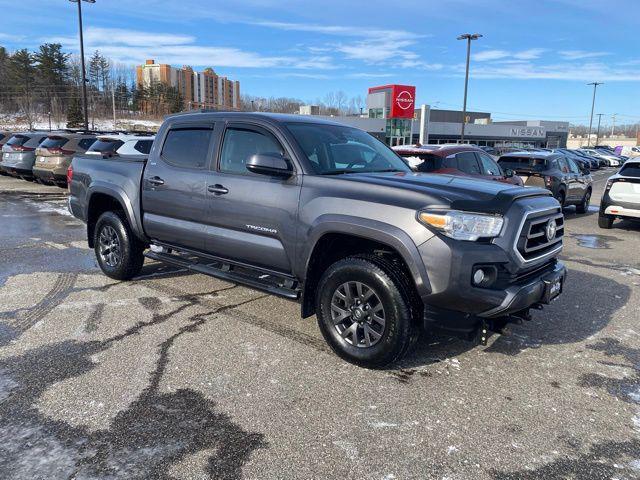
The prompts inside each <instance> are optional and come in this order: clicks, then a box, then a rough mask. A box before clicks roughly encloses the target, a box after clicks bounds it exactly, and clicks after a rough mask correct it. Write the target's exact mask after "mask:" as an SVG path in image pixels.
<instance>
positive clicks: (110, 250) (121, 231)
mask: <svg viewBox="0 0 640 480" xmlns="http://www.w3.org/2000/svg"><path fill="white" fill-rule="evenodd" d="M93 244H94V250H95V254H96V258H97V260H98V265H100V269H101V270H102V271H103V273H104V274H105V275H106V276H108V277H110V278H113V279H116V280H129V279H130V278H133V277H135V276H136V275H137V274H138V273H140V270H141V269H142V264H143V263H144V255H143V251H144V245H143V244H142V243H141V242H140V241H139V240H138V239H137V238H136V237H135V235H134V234H133V232H132V231H131V228H130V227H129V224H128V223H127V220H126V219H125V218H124V214H122V213H120V212H105V213H103V214H102V215H100V218H98V221H97V222H96V228H95V230H94V236H93Z"/></svg>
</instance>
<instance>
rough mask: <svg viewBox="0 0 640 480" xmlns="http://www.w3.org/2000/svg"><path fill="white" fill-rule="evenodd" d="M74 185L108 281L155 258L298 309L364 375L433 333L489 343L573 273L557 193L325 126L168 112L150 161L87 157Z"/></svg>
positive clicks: (287, 118) (292, 119) (74, 204)
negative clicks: (565, 255)
mask: <svg viewBox="0 0 640 480" xmlns="http://www.w3.org/2000/svg"><path fill="white" fill-rule="evenodd" d="M68 180H69V189H70V196H69V208H70V210H71V212H72V213H73V214H74V215H75V216H76V217H78V218H80V219H81V220H83V221H84V222H85V223H86V224H87V238H88V241H89V246H90V247H92V248H94V249H95V253H96V256H97V259H98V263H99V265H100V267H101V268H102V270H103V272H104V273H105V274H106V275H108V276H109V277H111V278H115V279H120V280H126V279H130V278H132V277H134V276H135V275H137V274H138V273H139V271H140V269H141V268H142V264H143V261H144V257H145V256H146V257H149V258H152V259H155V260H159V261H161V262H166V263H168V264H172V265H176V266H180V267H182V268H187V269H190V270H192V271H194V272H199V273H203V274H207V275H211V276H214V277H217V278H221V279H224V280H227V281H231V282H237V283H242V284H245V285H248V286H250V287H253V288H257V289H261V290H265V291H267V292H270V293H272V294H276V295H280V296H284V297H286V298H290V299H297V300H299V301H300V303H301V306H302V307H301V311H302V312H301V313H302V317H303V318H306V317H310V316H312V315H314V314H315V315H316V316H317V319H318V325H319V327H320V330H321V332H322V334H323V335H324V337H325V339H326V341H327V342H328V343H329V345H330V346H331V347H332V349H333V350H334V351H335V352H336V353H337V354H338V355H340V356H341V357H343V358H344V359H347V360H348V361H351V362H354V363H356V364H359V365H362V366H366V367H383V366H385V365H387V364H389V363H391V362H394V361H396V360H398V359H399V358H400V357H401V356H402V355H403V354H404V353H405V352H406V350H407V348H408V347H409V346H410V345H411V343H412V341H413V340H414V339H415V338H416V337H417V333H419V332H420V331H421V329H425V328H426V329H434V328H438V329H443V330H446V331H448V332H452V333H454V334H456V335H458V336H461V337H464V338H467V339H469V340H474V339H475V340H476V341H480V342H486V339H487V335H488V334H490V333H491V332H500V331H501V330H502V329H503V328H504V327H505V326H506V324H507V323H508V322H519V321H522V320H527V319H530V318H531V317H530V313H529V311H530V309H532V308H533V309H540V308H542V305H543V304H545V303H549V302H550V301H552V300H553V299H554V298H555V297H557V296H558V295H559V294H560V293H561V292H562V286H563V282H564V279H565V276H566V270H565V267H564V265H563V264H562V263H561V262H560V261H558V259H557V256H558V255H559V253H560V250H561V249H562V238H563V231H564V228H563V227H564V218H563V215H562V210H561V208H560V205H559V204H558V202H557V201H556V200H555V199H554V198H553V197H552V196H551V194H550V192H549V191H548V190H545V189H538V188H526V189H525V188H520V187H514V186H512V185H507V184H503V183H498V182H491V181H486V180H475V179H469V178H464V177H457V176H452V175H433V174H421V173H413V172H412V171H411V169H410V168H409V167H408V166H407V165H406V164H405V163H404V162H403V160H402V159H401V158H400V157H399V156H398V155H396V154H395V153H394V152H393V151H392V150H391V149H389V148H388V147H387V146H385V145H384V144H382V143H381V142H379V141H378V140H376V139H375V138H373V137H372V136H370V135H369V134H367V133H365V132H363V131H361V130H358V129H355V128H351V127H347V126H344V125H340V124H337V123H333V122H327V121H322V120H319V119H315V118H313V117H307V116H293V115H275V114H252V113H237V112H233V113H224V112H206V111H198V112H191V113H187V114H178V115H174V116H170V117H167V119H166V120H165V121H164V123H163V125H162V127H161V128H160V131H159V132H158V135H157V136H156V139H155V141H154V143H153V146H152V148H151V152H150V154H149V156H148V158H133V157H127V156H122V157H118V158H109V159H102V158H99V157H95V156H92V157H90V156H87V155H84V156H83V155H80V156H76V157H75V158H74V159H73V162H72V164H71V166H70V168H69V171H68ZM149 247H153V248H149Z"/></svg>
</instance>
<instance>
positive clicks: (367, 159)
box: [287, 123, 411, 175]
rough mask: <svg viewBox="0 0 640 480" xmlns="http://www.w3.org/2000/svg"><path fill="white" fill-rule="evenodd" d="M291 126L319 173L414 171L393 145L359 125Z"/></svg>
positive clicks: (305, 124) (298, 124)
mask: <svg viewBox="0 0 640 480" xmlns="http://www.w3.org/2000/svg"><path fill="white" fill-rule="evenodd" d="M287 128H288V129H289V131H290V132H291V133H292V134H293V136H294V137H295V139H296V141H297V142H298V145H300V148H301V149H302V150H303V151H304V153H305V155H306V156H307V158H308V159H309V161H310V162H311V164H312V165H313V168H314V170H315V172H316V173H317V174H319V175H336V174H342V173H357V172H410V171H411V169H410V168H409V167H408V166H407V165H406V164H405V163H404V161H402V159H401V158H400V157H399V156H398V155H396V154H395V153H394V152H393V151H392V150H391V149H390V148H388V147H387V146H386V145H384V144H383V143H381V142H380V141H378V140H376V139H375V138H374V137H372V136H371V135H369V134H368V133H366V132H363V131H362V130H358V129H357V128H351V127H343V126H341V125H323V124H317V123H288V124H287Z"/></svg>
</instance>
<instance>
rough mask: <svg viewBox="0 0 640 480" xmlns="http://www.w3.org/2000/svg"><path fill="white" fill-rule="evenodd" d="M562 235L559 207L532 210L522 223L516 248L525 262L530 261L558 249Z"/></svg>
mask: <svg viewBox="0 0 640 480" xmlns="http://www.w3.org/2000/svg"><path fill="white" fill-rule="evenodd" d="M554 225H555V228H554ZM552 233H553V235H550V236H549V235H548V234H552ZM563 237H564V216H563V215H562V211H561V210H560V208H557V209H551V210H546V211H543V212H532V213H529V214H528V215H527V216H526V217H525V220H524V222H523V223H522V228H521V229H520V234H519V236H518V240H517V242H516V249H517V251H518V254H519V255H520V256H521V257H522V259H523V260H524V261H525V262H531V261H534V260H537V259H540V258H542V257H545V256H547V255H549V254H552V253H555V252H557V251H559V250H560V249H561V248H562V238H563Z"/></svg>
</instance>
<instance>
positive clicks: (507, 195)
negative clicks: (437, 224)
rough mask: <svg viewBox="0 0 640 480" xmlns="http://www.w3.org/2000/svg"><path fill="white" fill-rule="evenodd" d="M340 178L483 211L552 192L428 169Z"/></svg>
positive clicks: (498, 210)
mask: <svg viewBox="0 0 640 480" xmlns="http://www.w3.org/2000/svg"><path fill="white" fill-rule="evenodd" d="M341 178H343V179H344V180H350V181H353V182H363V183H371V184H375V185H380V186H387V187H392V188H397V189H399V190H410V191H412V192H416V193H424V194H425V195H428V196H429V197H431V198H433V199H437V200H438V203H439V204H440V205H445V204H446V205H448V206H449V207H450V208H453V209H457V210H465V211H474V212H482V213H504V212H506V210H507V209H508V208H509V206H510V205H511V204H512V203H513V202H514V201H515V200H516V199H518V198H524V197H537V196H550V195H551V192H549V191H548V190H546V189H543V188H524V187H518V186H515V185H511V184H508V183H503V182H496V181H492V180H483V179H476V178H471V177H463V176H457V175H442V174H429V173H404V172H402V173H354V174H347V175H343V176H342V177H341Z"/></svg>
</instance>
